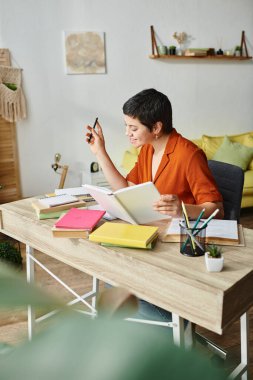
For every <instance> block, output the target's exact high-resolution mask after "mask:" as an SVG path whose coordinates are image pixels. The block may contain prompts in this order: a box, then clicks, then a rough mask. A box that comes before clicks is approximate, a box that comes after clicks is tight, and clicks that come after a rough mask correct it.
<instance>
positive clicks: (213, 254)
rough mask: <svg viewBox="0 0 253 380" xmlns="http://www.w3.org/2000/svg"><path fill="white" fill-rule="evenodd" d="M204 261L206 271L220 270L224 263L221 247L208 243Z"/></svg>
mask: <svg viewBox="0 0 253 380" xmlns="http://www.w3.org/2000/svg"><path fill="white" fill-rule="evenodd" d="M205 262H206V268H207V270H208V272H220V271H221V270H222V268H223V265H224V257H223V255H222V248H221V247H219V246H218V245H216V244H210V245H208V246H207V252H205Z"/></svg>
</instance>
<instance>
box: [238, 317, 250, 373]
mask: <svg viewBox="0 0 253 380" xmlns="http://www.w3.org/2000/svg"><path fill="white" fill-rule="evenodd" d="M240 324H241V363H242V364H243V365H245V366H246V371H245V372H244V374H243V375H242V380H247V378H248V376H247V372H248V371H247V370H248V363H249V314H248V312H246V313H244V314H243V315H242V316H241V318H240Z"/></svg>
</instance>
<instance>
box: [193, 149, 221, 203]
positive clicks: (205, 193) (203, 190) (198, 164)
mask: <svg viewBox="0 0 253 380" xmlns="http://www.w3.org/2000/svg"><path fill="white" fill-rule="evenodd" d="M188 165H189V166H188V168H187V170H186V173H187V181H188V183H189V186H190V189H191V192H192V194H193V196H194V198H195V202H196V204H201V203H205V202H222V201H223V199H222V196H221V194H220V192H219V190H218V188H217V185H216V182H215V180H214V178H213V175H212V173H211V171H210V169H209V167H208V164H207V159H206V156H205V154H204V152H203V151H202V150H196V152H195V153H194V154H193V155H192V157H191V160H190V161H189V162H188Z"/></svg>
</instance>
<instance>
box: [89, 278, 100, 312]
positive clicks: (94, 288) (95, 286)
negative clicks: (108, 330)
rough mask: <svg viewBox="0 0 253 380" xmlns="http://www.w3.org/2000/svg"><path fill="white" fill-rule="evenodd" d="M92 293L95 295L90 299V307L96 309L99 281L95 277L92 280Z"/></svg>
mask: <svg viewBox="0 0 253 380" xmlns="http://www.w3.org/2000/svg"><path fill="white" fill-rule="evenodd" d="M92 291H93V292H94V293H95V295H94V296H93V297H92V299H91V306H92V307H93V308H94V309H96V302H97V295H98V291H99V279H97V278H96V277H93V278H92Z"/></svg>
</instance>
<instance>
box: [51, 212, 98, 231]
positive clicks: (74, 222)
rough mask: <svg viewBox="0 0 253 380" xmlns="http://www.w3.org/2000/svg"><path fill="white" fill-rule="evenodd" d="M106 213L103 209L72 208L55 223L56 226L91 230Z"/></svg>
mask: <svg viewBox="0 0 253 380" xmlns="http://www.w3.org/2000/svg"><path fill="white" fill-rule="evenodd" d="M104 214H105V211H101V210H81V209H78V208H71V209H70V210H69V211H68V212H67V213H66V214H65V215H63V217H62V218H61V219H59V220H58V221H57V222H56V223H55V227H57V228H68V229H72V228H73V229H79V228H80V229H82V230H89V231H91V230H92V229H93V228H94V227H95V226H96V224H97V223H98V222H99V220H100V219H101V218H102V217H103V215H104Z"/></svg>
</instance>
